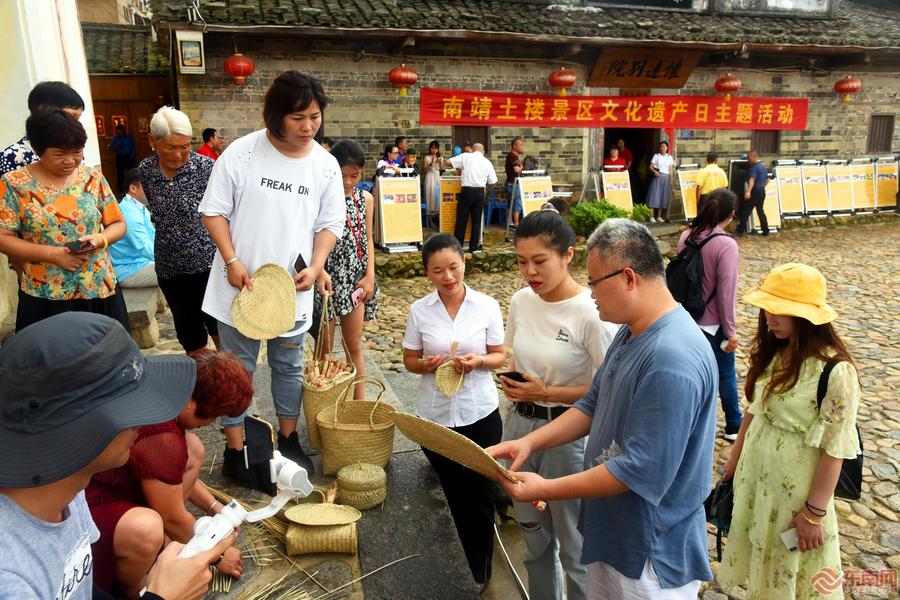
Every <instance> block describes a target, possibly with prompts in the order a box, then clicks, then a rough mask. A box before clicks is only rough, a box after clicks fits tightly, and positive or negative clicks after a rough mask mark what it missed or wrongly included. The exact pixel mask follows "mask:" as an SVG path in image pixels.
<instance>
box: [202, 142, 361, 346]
mask: <svg viewBox="0 0 900 600" xmlns="http://www.w3.org/2000/svg"><path fill="white" fill-rule="evenodd" d="M313 144H314V146H313V149H312V150H311V151H310V152H309V154H307V155H306V156H304V157H303V158H289V157H287V156H285V155H283V154H282V153H281V152H279V151H278V150H277V149H276V148H275V147H274V146H273V145H272V143H271V142H270V141H269V139H268V138H267V137H266V130H265V129H263V130H261V131H256V132H254V133H251V134H249V135H246V136H244V137H242V138H240V139H238V140H236V141H234V142H233V143H232V144H231V145H230V146H228V148H226V149H225V151H224V152H223V153H222V155H221V156H220V157H219V159H218V160H217V161H216V164H215V166H214V167H213V171H212V175H211V176H210V178H209V184H208V185H207V186H206V193H205V194H204V195H203V200H202V201H201V202H200V212H201V213H202V214H204V215H209V216H212V215H219V216H223V217H225V218H226V219H228V228H229V230H230V232H231V242H232V244H233V245H234V251H235V255H236V256H237V257H238V258H239V259H240V261H241V262H242V263H243V264H244V266H245V267H246V268H247V271H249V273H250V275H251V276H252V275H253V272H254V271H255V270H256V269H258V268H259V267H261V266H262V265H264V264H266V263H275V264H277V265H281V266H282V267H284V268H285V269H286V270H287V271H288V272H289V273H290V274H291V276H294V275H296V274H297V271H296V269H294V263H295V262H296V261H297V256H298V255H299V254H302V255H303V260H304V261H305V262H306V264H307V265H310V264H311V263H312V255H313V240H314V237H315V234H317V233H318V232H320V231H322V230H324V229H327V230H329V231H331V232H332V233H333V234H334V235H335V236H336V237H337V238H340V237H341V236H342V235H343V233H344V220H345V218H346V205H345V204H344V187H343V183H342V182H341V169H340V167H339V166H338V163H337V160H335V158H334V157H333V156H332V155H331V154H329V153H328V152H327V151H326V150H325V149H323V148H322V147H321V146H320V145H319V144H317V143H315V142H314V143H313ZM229 258H231V257H229ZM237 293H238V290H237V288H235V287H233V286H232V285H231V284H229V283H228V277H227V274H226V272H225V260H224V259H223V257H222V255H221V254H220V253H219V252H216V256H215V259H214V260H213V264H212V271H211V272H210V275H209V282H208V283H207V286H206V296H205V297H204V298H203V312H205V313H207V314H208V315H211V316H213V317H215V318H216V319H218V320H219V321H221V322H223V323H226V324H227V325H231V326H232V327H233V326H234V322H233V321H232V319H231V302H232V300H233V299H234V297H235V296H236V295H237ZM312 306H313V291H312V290H308V291H305V292H297V313H296V319H295V320H296V321H297V322H298V326H297V327H296V328H295V329H293V330H292V331H289V332H287V333H284V334H282V337H287V336H293V335H297V334H298V333H300V332H302V331H306V330H307V329H309V327H310V325H311V324H312Z"/></svg>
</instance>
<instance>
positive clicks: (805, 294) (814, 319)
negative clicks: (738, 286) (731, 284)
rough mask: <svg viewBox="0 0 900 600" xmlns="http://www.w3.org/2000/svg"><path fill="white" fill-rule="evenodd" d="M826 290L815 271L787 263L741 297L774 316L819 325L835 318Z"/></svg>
mask: <svg viewBox="0 0 900 600" xmlns="http://www.w3.org/2000/svg"><path fill="white" fill-rule="evenodd" d="M826 287H827V286H826V283H825V277H824V276H823V275H822V273H820V272H819V270H818V269H816V268H814V267H810V266H807V265H804V264H800V263H787V264H783V265H780V266H777V267H775V268H774V269H772V270H771V271H770V272H769V274H768V275H766V278H765V280H763V282H762V285H760V286H759V288H757V289H756V290H753V291H751V292H750V293H748V294H746V295H745V296H744V302H746V303H747V304H751V305H753V306H757V307H759V308H761V309H763V310H767V311H769V312H770V313H772V314H773V315H781V316H790V317H800V318H802V319H806V320H807V321H809V322H810V323H812V324H813V325H822V324H824V323H830V322H831V321H834V320H835V319H836V318H837V313H836V312H835V311H834V309H833V308H831V307H830V306H828V304H827V303H826V302H825V296H826Z"/></svg>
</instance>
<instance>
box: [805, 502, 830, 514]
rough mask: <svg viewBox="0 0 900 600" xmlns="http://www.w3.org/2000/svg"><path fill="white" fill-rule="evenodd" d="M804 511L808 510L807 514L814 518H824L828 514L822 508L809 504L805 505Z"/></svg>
mask: <svg viewBox="0 0 900 600" xmlns="http://www.w3.org/2000/svg"><path fill="white" fill-rule="evenodd" d="M806 510H808V511H809V514H811V515H812V516H814V517H824V516H825V515H826V514H828V512H827V511H826V510H825V509H824V508H818V507H815V506H813V505H812V504H810V503H809V502H807V503H806Z"/></svg>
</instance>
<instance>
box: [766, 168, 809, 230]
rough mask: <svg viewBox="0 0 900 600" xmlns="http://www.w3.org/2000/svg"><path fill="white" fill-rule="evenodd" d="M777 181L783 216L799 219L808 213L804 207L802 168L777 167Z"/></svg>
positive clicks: (779, 202)
mask: <svg viewBox="0 0 900 600" xmlns="http://www.w3.org/2000/svg"><path fill="white" fill-rule="evenodd" d="M775 181H776V184H777V185H778V204H779V207H780V208H781V216H782V217H784V218H790V217H792V216H793V217H799V216H800V215H802V214H803V213H804V212H806V210H805V209H804V207H803V182H802V179H801V176H800V167H784V166H779V167H775ZM767 214H768V213H767Z"/></svg>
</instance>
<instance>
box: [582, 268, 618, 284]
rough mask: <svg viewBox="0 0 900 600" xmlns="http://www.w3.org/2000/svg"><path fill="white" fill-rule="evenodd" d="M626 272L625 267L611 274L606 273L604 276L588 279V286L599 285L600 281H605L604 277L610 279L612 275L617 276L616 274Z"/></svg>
mask: <svg viewBox="0 0 900 600" xmlns="http://www.w3.org/2000/svg"><path fill="white" fill-rule="evenodd" d="M624 272H625V269H619V270H618V271H616V272H614V273H610V274H609V275H604V276H603V277H598V278H597V279H588V282H587V284H588V287H591V288H592V287H594V286H595V285H597V284H598V283H600V282H601V281H603V280H604V279H609V278H610V277H615V276H616V275H621V274H622V273H624Z"/></svg>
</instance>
